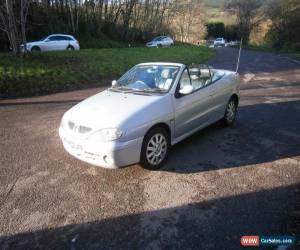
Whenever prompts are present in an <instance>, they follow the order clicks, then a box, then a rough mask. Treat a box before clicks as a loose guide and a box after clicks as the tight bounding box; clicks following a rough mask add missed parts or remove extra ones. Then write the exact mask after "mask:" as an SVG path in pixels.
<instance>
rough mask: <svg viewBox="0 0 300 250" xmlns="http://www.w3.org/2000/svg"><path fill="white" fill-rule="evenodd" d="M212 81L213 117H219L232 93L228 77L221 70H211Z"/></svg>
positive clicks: (222, 114)
mask: <svg viewBox="0 0 300 250" xmlns="http://www.w3.org/2000/svg"><path fill="white" fill-rule="evenodd" d="M212 83H213V85H214V96H213V100H212V101H213V116H214V117H215V119H220V118H222V117H223V116H224V112H225V107H226V105H227V102H228V101H229V98H230V95H231V93H232V89H231V88H230V79H229V78H228V77H226V76H225V73H224V72H223V71H220V70H213V75H212Z"/></svg>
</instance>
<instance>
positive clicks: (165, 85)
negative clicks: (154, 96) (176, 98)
mask: <svg viewBox="0 0 300 250" xmlns="http://www.w3.org/2000/svg"><path fill="white" fill-rule="evenodd" d="M171 84H172V78H170V69H163V70H162V71H161V73H160V79H159V81H158V88H160V89H169V88H170V86H171Z"/></svg>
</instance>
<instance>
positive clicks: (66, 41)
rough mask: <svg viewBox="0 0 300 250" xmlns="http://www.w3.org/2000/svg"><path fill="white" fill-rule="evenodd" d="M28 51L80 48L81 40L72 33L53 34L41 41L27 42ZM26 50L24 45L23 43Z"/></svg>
mask: <svg viewBox="0 0 300 250" xmlns="http://www.w3.org/2000/svg"><path fill="white" fill-rule="evenodd" d="M26 47H27V51H31V52H32V51H57V50H79V49H80V46H79V42H78V41H77V40H76V39H75V38H74V37H73V36H70V35H65V34H52V35H49V36H46V37H44V38H42V39H41V40H39V41H34V42H28V43H26ZM21 49H22V50H24V45H21Z"/></svg>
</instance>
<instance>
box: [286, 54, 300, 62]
mask: <svg viewBox="0 0 300 250" xmlns="http://www.w3.org/2000/svg"><path fill="white" fill-rule="evenodd" d="M287 56H290V57H291V58H294V59H296V60H299V61H300V52H297V53H289V54H287Z"/></svg>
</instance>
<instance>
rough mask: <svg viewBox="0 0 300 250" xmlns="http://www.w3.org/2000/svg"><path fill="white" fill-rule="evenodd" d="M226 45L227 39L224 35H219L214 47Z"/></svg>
mask: <svg viewBox="0 0 300 250" xmlns="http://www.w3.org/2000/svg"><path fill="white" fill-rule="evenodd" d="M225 45H226V42H225V39H224V38H222V37H219V38H217V39H216V40H215V41H214V47H225Z"/></svg>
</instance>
